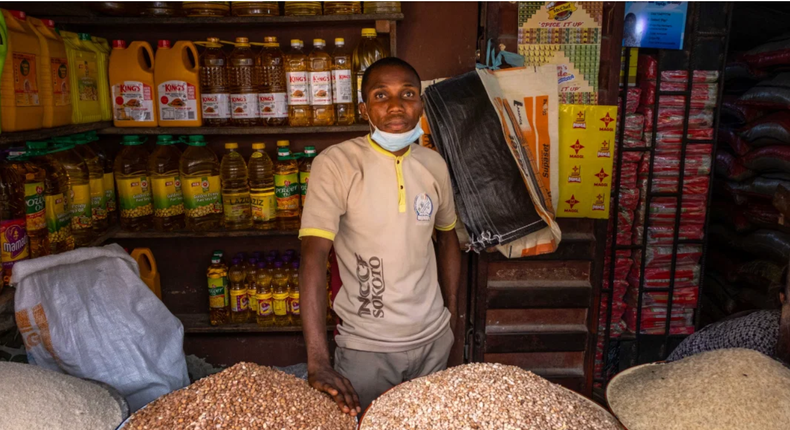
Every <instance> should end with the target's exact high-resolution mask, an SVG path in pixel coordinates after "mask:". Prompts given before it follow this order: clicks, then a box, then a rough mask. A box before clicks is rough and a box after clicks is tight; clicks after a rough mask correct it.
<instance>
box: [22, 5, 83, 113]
mask: <svg viewBox="0 0 790 430" xmlns="http://www.w3.org/2000/svg"><path fill="white" fill-rule="evenodd" d="M27 20H28V22H30V24H32V26H33V30H34V31H35V32H36V36H38V41H39V43H41V55H40V56H39V57H38V64H37V65H36V66H37V68H38V79H39V83H40V84H41V87H40V90H41V92H40V94H41V104H42V105H43V106H44V124H43V126H44V127H46V128H49V127H59V126H61V125H66V124H71V116H72V113H73V112H72V107H71V85H70V84H69V72H70V70H69V61H68V58H67V57H66V44H65V43H64V42H63V38H62V37H60V35H59V34H58V32H57V31H55V21H52V20H51V19H38V18H33V17H29V18H28V19H27Z"/></svg>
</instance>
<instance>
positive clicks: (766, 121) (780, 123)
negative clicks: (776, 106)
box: [741, 111, 790, 146]
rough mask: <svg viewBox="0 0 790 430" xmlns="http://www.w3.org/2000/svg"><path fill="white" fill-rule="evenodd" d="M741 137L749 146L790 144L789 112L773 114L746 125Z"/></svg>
mask: <svg viewBox="0 0 790 430" xmlns="http://www.w3.org/2000/svg"><path fill="white" fill-rule="evenodd" d="M741 137H742V138H743V139H745V140H746V141H747V142H749V146H767V145H776V144H790V112H787V111H779V112H775V113H772V114H770V115H768V116H764V117H762V118H760V119H758V120H756V121H754V122H752V123H750V124H748V125H747V126H746V127H744V128H743V129H742V130H741Z"/></svg>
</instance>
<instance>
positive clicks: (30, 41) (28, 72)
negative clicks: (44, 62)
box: [0, 9, 44, 132]
mask: <svg viewBox="0 0 790 430" xmlns="http://www.w3.org/2000/svg"><path fill="white" fill-rule="evenodd" d="M0 11H2V14H3V18H4V19H5V24H6V28H7V37H6V38H5V40H4V41H3V44H4V45H6V46H7V52H6V57H5V63H4V65H3V74H2V84H1V85H0V93H2V94H3V97H1V98H0V106H2V111H3V114H2V115H0V124H2V129H3V131H5V132H9V131H23V130H33V129H37V128H41V127H42V125H43V123H44V122H43V120H44V106H43V104H42V103H41V100H40V93H39V91H40V89H41V85H42V83H41V82H40V81H39V78H38V72H37V68H38V64H39V60H38V57H40V56H41V45H40V43H39V40H38V36H36V33H35V31H34V30H33V26H32V25H30V23H29V22H28V21H27V15H25V13H24V12H22V11H18V10H5V9H0Z"/></svg>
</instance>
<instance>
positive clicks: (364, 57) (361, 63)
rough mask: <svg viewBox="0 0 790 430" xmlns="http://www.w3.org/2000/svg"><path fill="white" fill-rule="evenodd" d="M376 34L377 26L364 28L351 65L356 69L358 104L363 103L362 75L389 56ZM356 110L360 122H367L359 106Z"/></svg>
mask: <svg viewBox="0 0 790 430" xmlns="http://www.w3.org/2000/svg"><path fill="white" fill-rule="evenodd" d="M376 36H377V34H376V29H375V28H363V29H362V40H360V41H359V44H358V45H357V47H356V48H354V55H353V57H352V61H351V67H352V70H353V71H354V78H355V81H356V90H357V101H356V102H357V105H359V103H362V76H363V75H364V74H365V70H367V68H368V67H370V65H371V64H373V63H375V62H376V61H378V60H380V59H382V58H384V57H386V56H387V55H386V51H385V50H384V47H383V46H381V44H380V43H379V42H378V40H376ZM356 112H357V118H358V120H359V121H360V122H367V121H364V120H363V119H362V117H361V116H360V115H359V108H357V111H356Z"/></svg>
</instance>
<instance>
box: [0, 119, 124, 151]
mask: <svg viewBox="0 0 790 430" xmlns="http://www.w3.org/2000/svg"><path fill="white" fill-rule="evenodd" d="M111 125H112V122H111V121H100V122H89V123H85V124H71V125H64V126H62V127H54V128H40V129H38V130H30V131H15V132H10V133H6V132H2V133H0V146H6V145H11V144H13V143H24V142H27V141H34V140H46V139H49V138H52V137H57V136H66V135H69V134H74V133H85V132H86V131H93V130H101V129H105V128H107V127H109V126H111Z"/></svg>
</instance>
